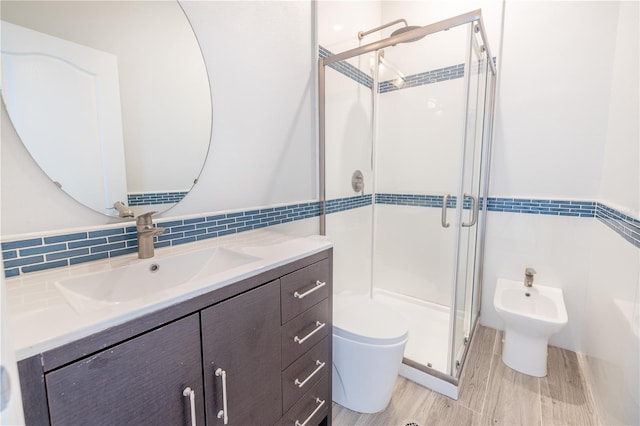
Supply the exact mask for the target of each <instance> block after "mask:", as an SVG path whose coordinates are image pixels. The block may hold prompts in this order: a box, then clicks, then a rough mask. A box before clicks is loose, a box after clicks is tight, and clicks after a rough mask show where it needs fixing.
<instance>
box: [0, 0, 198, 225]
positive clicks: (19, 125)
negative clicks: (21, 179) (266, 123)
mask: <svg viewBox="0 0 640 426" xmlns="http://www.w3.org/2000/svg"><path fill="white" fill-rule="evenodd" d="M0 5H1V6H0V7H1V15H0V16H1V17H2V22H1V24H0V25H1V28H0V29H1V31H2V34H1V36H2V38H1V41H2V46H1V50H2V97H3V100H4V103H5V106H6V108H7V111H8V113H9V116H10V118H11V121H12V123H13V125H14V127H15V128H16V130H17V132H18V135H19V136H20V138H21V139H22V142H23V143H24V145H25V146H26V147H27V149H28V150H29V152H30V154H31V156H32V157H33V158H34V160H35V161H36V162H37V164H38V165H39V166H40V168H42V170H43V171H44V172H45V173H47V175H48V176H49V177H50V178H51V179H52V180H53V181H54V182H56V184H58V186H60V187H61V188H62V190H63V191H65V192H67V193H68V194H69V195H70V196H72V197H73V198H75V199H76V200H78V201H79V202H81V203H82V204H84V205H86V206H87V207H90V208H92V209H93V210H96V211H98V212H101V213H105V214H107V215H109V216H116V217H117V216H120V217H130V214H131V213H135V214H136V215H137V214H139V213H141V212H145V211H150V210H157V211H163V210H166V209H168V208H170V207H172V206H173V205H174V204H175V203H176V202H178V201H180V200H181V199H182V198H183V197H184V195H185V194H186V193H187V192H188V191H189V190H190V189H191V188H192V186H193V185H194V184H195V183H196V182H197V179H198V176H199V174H200V172H201V170H202V167H203V165H204V161H205V159H206V156H207V152H208V149H209V141H210V139H211V94H210V89H209V79H208V77H207V72H206V68H205V64H204V60H203V57H202V54H201V51H200V47H199V45H198V42H197V40H196V37H195V34H194V33H193V30H192V28H191V26H190V24H189V21H188V20H187V17H186V16H185V14H184V12H183V10H182V8H181V7H180V5H179V4H178V3H177V2H176V1H51V0H48V1H26V0H22V1H11V0H2V2H1V3H0ZM118 203H122V204H118ZM116 205H117V206H118V207H119V209H118V208H116Z"/></svg>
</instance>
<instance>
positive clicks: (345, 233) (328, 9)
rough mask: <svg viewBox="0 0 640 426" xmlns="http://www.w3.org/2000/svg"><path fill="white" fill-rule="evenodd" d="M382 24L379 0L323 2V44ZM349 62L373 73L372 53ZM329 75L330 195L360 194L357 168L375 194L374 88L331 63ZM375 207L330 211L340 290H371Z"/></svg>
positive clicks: (342, 42) (350, 40)
mask: <svg viewBox="0 0 640 426" xmlns="http://www.w3.org/2000/svg"><path fill="white" fill-rule="evenodd" d="M378 25H380V3H379V2H369V1H363V2H343V1H340V2H331V1H321V2H318V44H319V45H320V46H322V47H324V48H326V49H328V50H329V51H331V52H332V53H340V52H342V51H345V50H348V49H351V48H354V47H357V46H358V37H357V34H358V32H359V31H363V30H367V29H369V28H372V27H375V26H378ZM377 37H379V36H378V35H371V36H369V37H368V38H367V41H373V40H376V39H377ZM348 62H349V63H350V64H351V65H353V66H355V67H357V68H359V69H360V70H362V71H363V72H364V73H366V74H369V75H371V74H370V71H371V70H370V68H369V59H368V58H356V59H353V60H350V61H348ZM325 79H326V80H325V88H326V90H325V94H326V97H325V102H326V104H325V111H326V118H325V119H326V126H325V129H326V134H325V141H326V142H325V143H326V150H325V153H326V199H327V200H331V199H336V198H344V197H353V196H357V195H359V194H358V193H356V192H354V190H353V189H352V187H351V176H352V174H353V172H354V171H355V170H360V171H361V172H362V173H363V175H364V184H365V186H364V192H365V194H372V193H373V176H372V170H371V144H372V140H371V114H372V104H371V90H370V89H368V88H366V87H365V86H363V85H362V84H360V83H358V82H356V81H354V80H352V79H350V78H348V77H346V76H344V75H343V74H341V73H339V72H338V71H336V70H333V69H331V68H329V67H326V70H325ZM372 211H373V207H372V206H366V207H359V208H356V209H351V210H346V211H342V212H336V213H332V214H330V215H327V218H326V226H327V228H326V232H327V235H328V236H329V238H331V240H332V241H333V242H334V244H335V247H334V271H333V276H334V277H333V283H334V291H335V292H336V293H340V292H355V293H359V294H368V293H369V292H370V289H371V244H372V240H371V238H372Z"/></svg>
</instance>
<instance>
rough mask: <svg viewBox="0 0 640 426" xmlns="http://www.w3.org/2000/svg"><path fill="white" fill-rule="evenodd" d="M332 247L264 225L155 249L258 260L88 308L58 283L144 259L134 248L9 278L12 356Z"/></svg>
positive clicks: (161, 255) (163, 255)
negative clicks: (222, 252)
mask: <svg viewBox="0 0 640 426" xmlns="http://www.w3.org/2000/svg"><path fill="white" fill-rule="evenodd" d="M330 247H332V243H331V242H330V241H329V240H328V239H327V238H326V237H322V236H311V237H292V236H287V235H284V234H281V233H278V232H274V231H269V230H264V229H263V230H256V231H249V232H243V233H240V234H233V235H228V236H224V237H219V238H212V239H209V240H204V241H199V242H196V243H190V244H185V245H180V246H175V247H165V248H160V249H156V252H155V256H154V258H153V259H154V260H155V261H157V262H158V263H159V264H160V265H161V264H162V259H167V258H171V257H172V256H175V255H176V254H185V253H190V252H198V251H200V250H203V249H209V248H225V249H229V250H233V251H235V252H237V253H242V254H246V255H248V256H254V257H255V258H256V260H254V261H251V262H248V263H246V264H243V265H240V266H237V267H234V268H232V269H228V270H225V271H223V272H214V273H207V274H198V275H196V276H195V277H194V278H192V279H191V280H189V281H187V282H186V283H184V284H181V285H179V286H175V287H172V288H169V289H164V290H162V291H158V292H154V293H153V294H150V295H147V296H144V297H140V298H137V299H135V300H131V301H127V302H122V303H118V304H110V305H105V306H91V308H90V309H86V308H85V309H78V307H77V306H76V307H73V306H72V305H71V303H70V302H69V301H68V299H67V298H66V297H65V296H64V295H63V293H62V292H61V290H60V289H59V286H58V285H56V283H57V282H60V281H61V280H67V279H69V278H76V277H81V276H83V275H89V274H93V273H96V272H103V271H110V270H114V269H116V268H118V267H122V266H130V265H133V264H135V263H136V262H143V261H141V260H139V259H138V258H137V254H136V253H133V254H130V255H126V256H119V257H116V258H113V259H108V260H102V261H95V262H89V263H85V264H81V265H77V266H71V267H66V268H57V269H52V270H49V271H43V272H36V273H30V274H25V275H21V276H19V277H15V278H10V279H8V280H7V281H6V285H7V293H6V295H7V297H8V301H9V311H10V315H11V326H12V332H13V338H14V347H15V350H16V357H17V359H18V360H21V359H25V358H28V357H30V356H33V355H36V354H38V353H41V352H45V351H47V350H50V349H53V348H56V347H59V346H62V345H64V344H67V343H70V342H73V341H75V340H78V339H80V338H83V337H87V336H90V335H91V334H94V333H96V332H99V331H102V330H105V329H107V328H109V327H112V326H115V325H118V324H122V323H124V322H127V321H129V320H132V319H134V318H137V317H140V316H142V315H145V314H148V313H150V312H154V311H156V310H159V309H161V308H164V307H167V306H171V305H174V304H176V303H179V302H182V301H185V300H188V299H191V298H194V297H196V296H199V295H202V294H205V293H208V292H210V291H212V290H215V289H218V288H221V287H224V286H227V285H230V284H233V283H235V282H238V281H240V280H243V279H245V278H248V277H251V276H254V275H258V274H260V273H261V272H264V271H267V270H270V269H273V268H275V267H278V266H281V265H285V264H287V263H290V262H292V261H295V260H297V259H301V258H303V257H306V256H309V255H312V254H314V253H318V252H321V251H323V250H326V249H328V248H330ZM146 261H148V260H146Z"/></svg>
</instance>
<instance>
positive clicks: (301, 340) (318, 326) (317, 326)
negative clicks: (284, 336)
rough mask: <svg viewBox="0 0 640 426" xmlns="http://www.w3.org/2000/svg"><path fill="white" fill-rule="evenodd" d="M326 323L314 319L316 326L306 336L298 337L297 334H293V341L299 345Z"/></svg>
mask: <svg viewBox="0 0 640 426" xmlns="http://www.w3.org/2000/svg"><path fill="white" fill-rule="evenodd" d="M325 325H327V323H324V322H320V321H316V328H315V329H314V330H313V331H312V332H311V333H309V334H307V335H306V336H304V337H303V338H302V339H301V338H299V337H298V336H295V337H294V338H293V341H294V342H296V343H297V344H299V345H301V344H303V343H304V342H305V340H307V339H308V338H309V337H311V336H313V335H314V334H316V333H317V332H318V331H320V330H322V329H323V328H324V326H325Z"/></svg>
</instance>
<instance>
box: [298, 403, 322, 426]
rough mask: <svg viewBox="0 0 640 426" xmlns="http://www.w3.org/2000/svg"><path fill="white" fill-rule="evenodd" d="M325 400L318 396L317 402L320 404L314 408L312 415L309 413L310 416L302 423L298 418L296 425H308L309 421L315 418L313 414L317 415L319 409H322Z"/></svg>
mask: <svg viewBox="0 0 640 426" xmlns="http://www.w3.org/2000/svg"><path fill="white" fill-rule="evenodd" d="M324 403H325V401H324V400H322V399H320V398H316V404H318V406H317V407H316V409H315V410H313V413H311V415H309V417H307V418H306V420H305V421H304V422H302V423H300V420H296V426H307V423H309V420H311V419H312V418H313V416H315V415H316V413H317V412H318V411H320V409H321V408H322V406H323V405H324Z"/></svg>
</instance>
